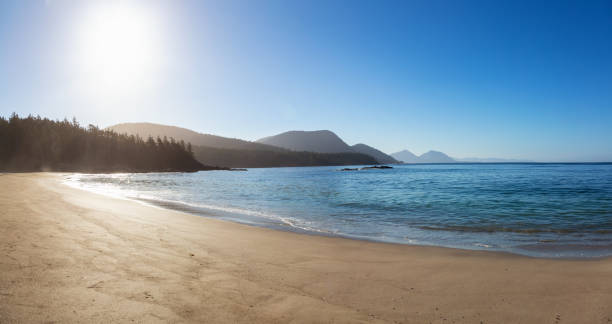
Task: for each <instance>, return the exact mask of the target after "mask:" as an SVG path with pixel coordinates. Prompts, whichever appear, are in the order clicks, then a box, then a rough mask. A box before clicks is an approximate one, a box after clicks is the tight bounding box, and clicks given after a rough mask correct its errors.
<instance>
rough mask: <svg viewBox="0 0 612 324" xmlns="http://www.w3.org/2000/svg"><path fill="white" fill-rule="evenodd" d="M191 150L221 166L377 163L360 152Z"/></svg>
mask: <svg viewBox="0 0 612 324" xmlns="http://www.w3.org/2000/svg"><path fill="white" fill-rule="evenodd" d="M193 152H194V156H195V157H196V159H198V161H200V162H202V163H206V164H212V165H224V166H227V167H230V168H266V167H300V166H324V165H364V164H378V161H376V159H374V158H373V157H371V156H369V155H366V154H361V153H315V152H295V151H289V150H279V151H269V150H234V149H225V148H216V147H207V146H195V145H194V146H193Z"/></svg>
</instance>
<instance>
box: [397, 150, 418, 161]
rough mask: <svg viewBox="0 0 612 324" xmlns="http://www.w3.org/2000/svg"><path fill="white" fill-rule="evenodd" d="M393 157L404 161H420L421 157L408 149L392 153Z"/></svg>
mask: <svg viewBox="0 0 612 324" xmlns="http://www.w3.org/2000/svg"><path fill="white" fill-rule="evenodd" d="M391 156H392V157H393V158H395V159H396V160H398V161H402V162H404V163H420V162H419V157H418V156H416V155H414V154H413V153H412V152H410V151H408V150H403V151H399V152H395V153H393V154H391Z"/></svg>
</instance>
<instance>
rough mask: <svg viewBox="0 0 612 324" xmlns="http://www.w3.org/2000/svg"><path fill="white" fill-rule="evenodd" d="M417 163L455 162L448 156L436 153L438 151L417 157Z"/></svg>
mask: <svg viewBox="0 0 612 324" xmlns="http://www.w3.org/2000/svg"><path fill="white" fill-rule="evenodd" d="M419 161H421V163H455V162H457V161H455V160H454V159H453V158H451V157H450V156H448V155H446V154H444V153H442V152H438V151H429V152H427V153H425V154H423V155H421V156H419Z"/></svg>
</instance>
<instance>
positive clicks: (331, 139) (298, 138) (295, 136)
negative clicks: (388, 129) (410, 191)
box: [256, 130, 398, 163]
mask: <svg viewBox="0 0 612 324" xmlns="http://www.w3.org/2000/svg"><path fill="white" fill-rule="evenodd" d="M256 142H258V143H263V144H267V145H274V146H278V147H281V148H284V149H288V150H292V151H298V152H300V151H308V152H317V153H362V154H367V155H369V156H371V157H373V158H374V159H376V161H377V162H378V163H398V161H397V160H396V159H394V158H393V157H391V156H389V155H387V154H385V153H383V152H381V151H379V150H377V149H375V148H373V147H371V146H368V145H365V144H355V145H353V146H349V145H348V144H346V143H345V142H344V141H343V140H342V139H341V138H340V137H339V136H338V135H336V134H335V133H334V132H332V131H329V130H318V131H289V132H285V133H281V134H278V135H274V136H269V137H264V138H262V139H259V140H257V141H256Z"/></svg>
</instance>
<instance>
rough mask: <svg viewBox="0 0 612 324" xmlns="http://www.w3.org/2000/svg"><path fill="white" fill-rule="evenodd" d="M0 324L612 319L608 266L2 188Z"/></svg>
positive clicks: (2, 181)
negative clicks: (370, 238) (275, 227)
mask: <svg viewBox="0 0 612 324" xmlns="http://www.w3.org/2000/svg"><path fill="white" fill-rule="evenodd" d="M0 206H1V207H2V208H0V220H1V221H2V222H3V224H4V226H3V227H2V228H0V243H1V245H0V246H1V248H2V257H1V263H0V273H1V276H0V322H5V321H6V322H9V323H11V322H40V321H59V322H74V321H86V322H109V321H118V322H130V321H131V320H136V321H145V322H168V321H170V322H176V321H178V322H212V323H222V322H244V323H247V322H249V323H270V322H291V321H293V322H300V323H301V322H309V323H310V322H341V323H355V322H364V323H365V322H368V323H369V322H373V323H385V322H389V323H394V322H395V323H399V322H403V323H407V322H417V323H421V322H427V323H429V322H434V323H451V322H456V323H463V322H466V323H474V322H476V323H479V322H480V321H482V322H484V323H499V322H522V323H543V322H550V323H554V322H559V320H557V319H558V318H560V319H561V321H563V322H589V323H608V322H609V321H611V320H612V306H611V305H612V282H610V280H609V278H610V276H611V275H612V259H611V258H609V257H608V258H603V259H577V260H575V259H542V258H533V257H528V256H523V255H515V254H510V253H505V252H491V251H473V250H460V249H453V248H443V247H427V246H413V245H405V244H396V243H382V242H370V241H364V240H355V239H346V238H339V237H327V236H318V235H310V234H300V233H294V232H288V231H278V230H273V229H267V228H261V227H255V226H249V225H243V224H239V223H234V222H229V221H223V220H217V219H214V218H207V217H201V216H196V215H192V214H188V213H183V212H179V211H173V210H168V209H163V208H151V206H147V205H144V204H140V203H137V202H134V201H132V200H122V199H116V198H112V197H109V196H105V195H100V194H95V193H92V192H88V191H85V190H81V189H76V188H71V187H69V186H65V185H63V184H61V177H60V176H59V175H58V174H45V173H39V174H3V175H2V177H0Z"/></svg>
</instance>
